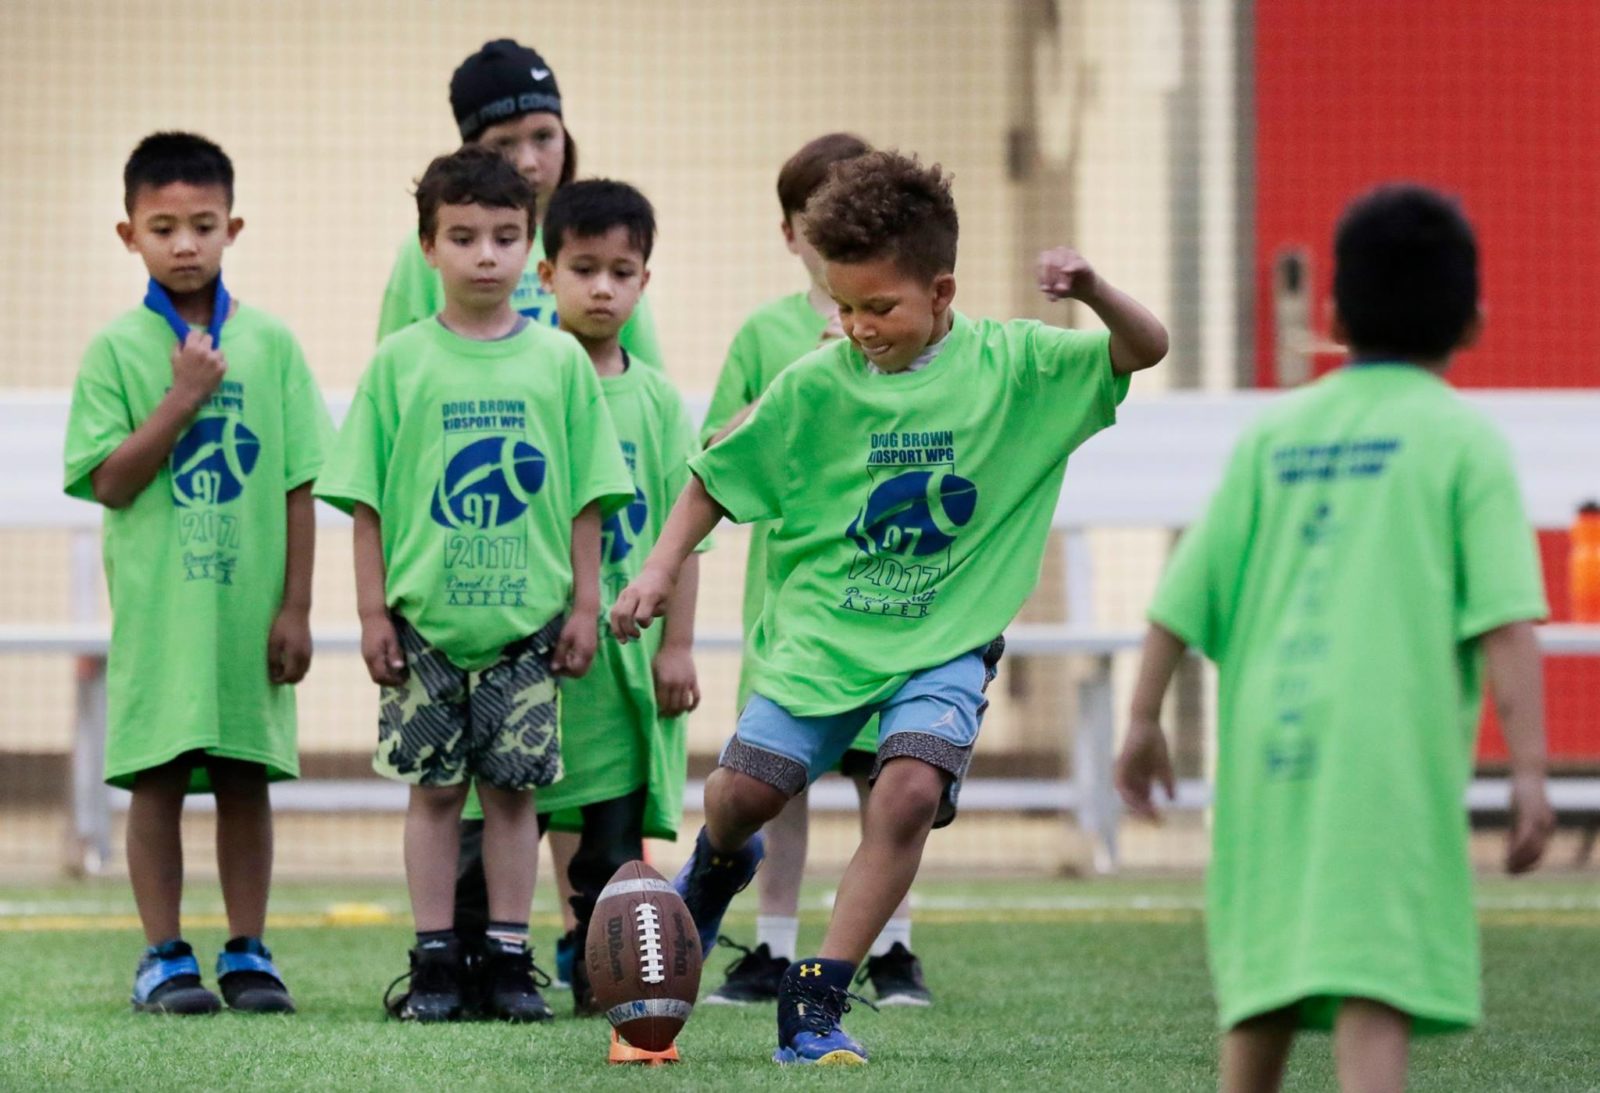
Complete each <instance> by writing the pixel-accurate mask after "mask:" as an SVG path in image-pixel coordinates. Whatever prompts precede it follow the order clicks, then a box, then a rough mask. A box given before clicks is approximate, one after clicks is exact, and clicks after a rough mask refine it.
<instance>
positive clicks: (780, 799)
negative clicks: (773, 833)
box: [706, 767, 789, 827]
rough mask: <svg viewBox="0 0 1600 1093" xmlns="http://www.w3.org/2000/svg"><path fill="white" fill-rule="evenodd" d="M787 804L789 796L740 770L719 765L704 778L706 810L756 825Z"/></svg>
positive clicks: (773, 815) (775, 813) (762, 822)
mask: <svg viewBox="0 0 1600 1093" xmlns="http://www.w3.org/2000/svg"><path fill="white" fill-rule="evenodd" d="M788 803H789V795H788V794H787V793H785V792H783V790H781V789H779V788H777V787H776V786H773V785H768V784H767V783H766V782H763V781H761V780H760V779H759V778H752V777H751V776H750V775H748V774H745V773H744V772H742V771H737V770H731V769H729V768H728V767H718V768H717V769H716V770H714V771H712V772H711V776H710V777H709V778H707V779H706V811H707V812H708V813H709V812H711V811H713V810H715V812H716V813H717V814H718V815H719V816H727V817H730V818H732V819H734V820H736V821H738V822H739V823H741V824H753V825H755V826H757V827H759V826H760V825H761V824H764V823H766V822H767V821H768V820H770V819H772V818H773V817H775V816H776V815H778V813H780V812H782V811H783V807H784V806H785V805H787V804H788Z"/></svg>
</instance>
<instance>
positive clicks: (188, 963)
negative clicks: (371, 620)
mask: <svg viewBox="0 0 1600 1093" xmlns="http://www.w3.org/2000/svg"><path fill="white" fill-rule="evenodd" d="M123 181H124V200H125V203H126V208H127V212H128V219H127V220H126V221H124V222H123V223H121V224H118V225H117V234H118V235H119V236H120V237H121V239H122V242H123V244H124V245H125V246H126V247H127V248H128V250H129V251H131V252H133V253H135V254H137V255H139V257H140V258H141V259H142V260H143V262H144V265H145V268H146V269H147V270H148V271H149V273H150V283H149V288H148V290H147V293H146V295H145V299H144V304H143V306H141V307H139V308H136V309H134V310H133V311H130V312H127V313H126V314H124V315H122V316H120V317H119V318H117V319H116V320H115V321H113V322H112V323H111V325H110V326H108V327H106V328H105V329H104V330H103V331H101V332H100V333H99V334H98V335H96V337H95V339H94V341H93V342H92V343H91V344H90V346H89V349H88V351H87V352H86V353H85V354H84V360H83V367H82V370H81V371H80V372H79V374H78V380H77V385H76V387H75V389H74V391H73V397H72V410H71V413H70V416H69V417H68V422H67V441H66V491H67V493H69V494H70V495H72V496H73V497H79V498H82V499H84V500H92V501H97V502H99V503H100V504H102V505H104V506H105V508H106V514H105V528H104V536H105V544H104V553H105V564H106V586H107V589H108V591H109V592H110V596H111V610H112V634H111V651H110V657H109V664H108V668H109V676H108V693H107V702H108V709H107V729H106V781H107V782H109V783H111V784H112V785H114V786H120V787H122V788H124V789H128V790H131V791H132V794H133V797H132V802H131V804H130V805H129V808H128V825H127V842H128V846H127V851H128V876H129V880H130V881H131V882H132V884H133V895H134V901H135V903H136V904H137V905H138V909H139V919H140V922H141V924H142V925H143V927H144V933H145V941H146V943H147V944H148V945H149V948H147V949H146V950H145V954H144V957H143V959H142V960H141V961H140V963H139V969H138V972H137V975H136V977H135V982H134V989H133V1007H134V1009H135V1010H138V1011H140V1012H145V1013H172V1014H196V1013H214V1012H216V1011H217V1010H218V1009H219V1008H220V1005H221V1003H220V1002H219V1001H218V999H217V996H216V995H214V994H212V993H211V992H210V991H209V990H207V989H206V988H205V987H204V986H203V985H202V984H201V981H200V966H199V962H198V961H197V960H196V959H195V956H194V951H193V949H192V948H191V947H190V945H189V943H188V942H186V941H184V940H183V938H182V934H181V930H180V927H179V904H180V901H181V899H182V896H183V846H182V842H181V831H180V823H181V818H182V812H183V802H184V797H185V795H186V794H189V793H207V792H209V793H211V794H212V795H214V796H215V798H216V803H217V808H216V811H217V871H218V874H219V876H220V879H221V882H222V898H223V903H224V905H225V906H226V909H227V917H228V932H229V935H230V938H231V940H229V941H228V942H227V944H226V945H225V946H224V947H223V951H222V952H221V953H220V954H219V955H218V957H217V965H216V971H217V980H218V986H219V987H220V989H221V991H222V997H223V999H225V1000H226V1002H227V1004H228V1006H229V1008H230V1009H234V1010H238V1011H245V1012H258V1013H259V1012H271V1013H292V1012H293V1011H294V1004H293V1002H292V1001H291V999H290V997H289V992H288V989H287V988H286V987H285V986H284V982H283V977H282V975H280V974H279V972H278V969H277V967H276V966H275V965H274V964H273V962H272V954H271V953H270V952H268V951H267V949H266V947H265V945H263V944H262V941H261V934H262V930H263V929H264V927H265V925H266V914H267V893H268V887H269V885H270V882H271V878H272V810H271V804H270V802H269V800H268V797H267V783H268V782H269V781H276V780H278V779H284V778H294V777H296V776H298V774H299V757H298V752H297V748H296V741H295V700H294V690H293V687H292V685H293V684H295V683H298V682H299V681H300V680H301V679H303V678H304V677H305V674H306V670H307V668H308V667H309V666H310V662H311V631H310V625H309V615H310V610H311V564H312V552H313V550H314V548H315V543H316V529H315V526H314V519H313V512H312V500H311V481H312V479H313V478H314V477H315V476H316V474H317V471H318V470H319V469H320V467H321V465H322V457H323V450H324V447H325V445H326V443H327V440H328V439H329V437H330V435H331V432H332V425H331V423H330V422H329V420H328V413H327V409H326V408H325V407H324V405H323V403H322V396H321V395H320V394H319V393H318V391H317V387H316V382H315V381H314V380H313V379H312V376H311V372H310V370H309V369H308V368H307V367H306V362H305V358H304V357H303V356H302V355H301V352H300V346H299V344H298V343H297V342H296V341H295V339H294V336H293V335H292V334H290V333H289V331H288V330H287V329H285V328H284V326H283V324H282V323H280V322H279V321H278V320H277V319H275V318H272V317H271V316H269V315H267V314H265V313H264V312H262V311H259V310H257V309H256V308H254V307H246V306H244V305H242V304H240V303H239V302H238V301H236V300H234V299H233V298H232V297H231V296H230V295H229V293H228V290H227V289H226V288H224V287H223V283H222V253H223V251H224V250H225V249H226V248H227V247H228V246H230V245H232V243H233V241H234V239H236V238H237V237H238V235H239V232H240V231H241V230H242V229H243V227H244V221H243V220H241V219H239V218H238V217H235V216H234V215H233V164H232V163H231V162H230V161H229V159H228V157H227V155H226V154H224V153H223V151H222V149H221V148H219V147H217V145H215V144H213V143H212V142H211V141H209V140H206V139H205V138H204V137H199V136H195V135H194V134H191V133H156V134H154V135H152V136H149V137H146V138H145V139H144V140H143V141H141V142H140V143H139V146H138V147H137V148H136V149H134V152H133V155H132V156H130V157H129V159H128V162H127V166H126V168H125V169H124V172H123Z"/></svg>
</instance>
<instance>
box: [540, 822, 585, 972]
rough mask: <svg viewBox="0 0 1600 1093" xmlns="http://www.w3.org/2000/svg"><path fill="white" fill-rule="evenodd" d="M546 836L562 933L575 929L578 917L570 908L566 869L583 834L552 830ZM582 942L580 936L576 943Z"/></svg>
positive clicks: (570, 865)
mask: <svg viewBox="0 0 1600 1093" xmlns="http://www.w3.org/2000/svg"><path fill="white" fill-rule="evenodd" d="M546 838H548V839H549V840H550V864H551V866H552V867H553V868H554V869H555V871H556V896H557V902H558V903H559V904H560V905H561V930H562V932H563V933H571V932H572V931H573V930H575V929H577V926H578V917H577V915H576V914H574V913H573V910H572V878H571V877H569V876H567V870H568V869H570V868H572V856H573V855H574V854H576V853H577V852H578V843H579V842H580V841H581V840H582V838H583V836H582V835H579V834H578V833H577V832H575V831H552V832H550V833H549V834H548V835H547V836H546ZM535 864H538V863H537V862H535ZM583 943H584V940H583V938H581V937H580V938H579V939H578V944H579V945H582V944H583Z"/></svg>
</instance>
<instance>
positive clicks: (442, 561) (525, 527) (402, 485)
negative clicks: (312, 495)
mask: <svg viewBox="0 0 1600 1093" xmlns="http://www.w3.org/2000/svg"><path fill="white" fill-rule="evenodd" d="M317 496H318V497H321V498H323V499H324V500H326V501H328V502H329V503H330V504H333V505H336V506H338V507H339V508H341V509H344V510H345V511H346V512H349V511H352V510H353V509H354V508H355V505H356V503H357V502H360V503H361V504H363V505H367V506H370V507H371V508H373V509H375V510H376V511H377V513H378V516H379V518H380V520H381V522H382V526H383V556H384V563H385V565H386V566H387V567H388V584H387V595H388V602H389V606H390V608H392V609H393V610H395V611H397V612H399V613H400V614H401V615H402V616H403V617H404V618H405V619H406V620H407V621H409V622H410V623H411V624H412V625H413V626H415V627H416V628H417V631H418V633H420V634H421V635H422V636H423V638H424V639H426V640H427V641H428V643H429V644H430V645H433V646H434V647H435V648H437V649H439V650H441V651H442V652H444V654H445V655H446V656H448V657H449V658H450V659H451V661H452V662H454V663H455V664H456V665H458V666H459V667H461V668H468V669H471V668H481V667H483V666H484V665H486V664H488V663H490V662H492V661H493V660H494V659H495V656H496V655H497V654H498V653H499V651H500V650H501V649H502V648H503V647H504V646H506V645H507V644H509V643H510V642H512V641H516V640H517V639H519V638H523V637H526V636H527V635H529V634H532V633H534V632H536V631H537V630H539V629H540V628H541V627H542V626H544V625H545V624H546V623H547V622H549V621H550V620H551V619H552V618H554V617H555V616H556V615H558V614H560V613H561V612H563V611H565V610H566V608H567V605H568V603H569V602H570V600H571V596H572V556H571V553H572V519H573V517H574V516H576V515H577V513H578V511H579V510H580V509H582V508H583V507H584V506H585V505H587V504H589V502H591V501H599V502H600V507H601V512H602V514H603V515H609V514H610V513H611V512H613V511H615V510H616V509H618V508H620V507H621V506H623V505H626V504H627V503H628V502H629V501H630V500H631V499H632V498H633V485H632V483H631V482H630V481H629V478H628V468H627V466H626V465H625V464H624V463H623V462H622V455H621V452H620V450H619V449H618V447H617V434H616V432H615V430H613V429H612V427H611V417H610V415H609V414H607V413H606V408H605V401H604V397H603V396H602V395H601V393H600V381H599V380H598V379H597V378H596V377H595V374H594V367H593V366H592V365H591V364H590V363H589V357H588V354H586V353H585V352H584V351H583V349H582V347H580V346H579V345H578V343H577V342H576V341H574V340H573V339H572V338H571V337H569V336H568V335H566V334H562V333H559V332H557V331H553V330H549V329H546V328H545V327H542V326H536V325H534V324H531V323H530V324H529V325H528V326H526V327H524V328H523V329H522V330H521V331H520V332H519V333H517V334H514V335H512V336H511V337H508V338H501V339H499V340H498V341H475V340H473V339H470V338H463V337H461V336H460V335H458V334H455V333H452V332H451V331H450V330H448V329H447V328H446V327H445V326H444V324H442V323H440V322H438V321H437V320H430V321H428V322H425V323H414V324H413V325H411V326H409V327H407V328H406V329H404V330H402V331H400V332H399V333H398V334H392V335H390V336H389V337H387V338H385V339H384V340H383V342H382V343H381V344H380V345H379V346H378V351H377V354H376V355H375V356H374V357H373V359H372V364H371V365H369V366H368V368H367V371H366V374H365V375H363V376H362V377H361V382H360V384H359V385H358V386H357V388H356V393H355V397H354V398H353V399H352V400H351V402H350V412H349V414H348V416H346V418H345V420H344V424H343V426H341V427H340V429H339V437H338V440H337V441H336V442H335V444H334V447H333V451H332V453H331V454H330V455H329V457H328V464H327V467H326V468H325V469H324V470H323V473H322V476H321V477H320V478H319V479H318V481H317Z"/></svg>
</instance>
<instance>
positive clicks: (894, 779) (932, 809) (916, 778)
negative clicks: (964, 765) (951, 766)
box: [872, 757, 950, 833]
mask: <svg viewBox="0 0 1600 1093" xmlns="http://www.w3.org/2000/svg"><path fill="white" fill-rule="evenodd" d="M949 782H950V775H949V774H948V773H947V772H945V771H943V770H940V769H939V768H938V767H936V766H933V765H932V764H930V763H924V762H923V761H922V760H920V759H912V758H910V757H900V758H896V759H890V760H889V761H887V762H886V763H884V765H883V769H882V770H881V771H879V772H878V780H877V782H876V784H874V786H873V788H872V799H873V801H874V802H875V803H876V804H878V805H879V806H880V809H879V811H880V813H881V814H882V815H884V816H885V817H886V818H888V819H889V820H890V821H891V822H892V824H893V826H894V827H895V828H896V829H899V830H902V831H904V832H908V833H920V832H923V831H927V830H929V829H931V828H932V827H933V821H934V820H935V819H936V818H937V817H938V815H939V806H940V805H941V804H942V803H943V801H944V795H945V787H946V786H947V785H948V784H949Z"/></svg>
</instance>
